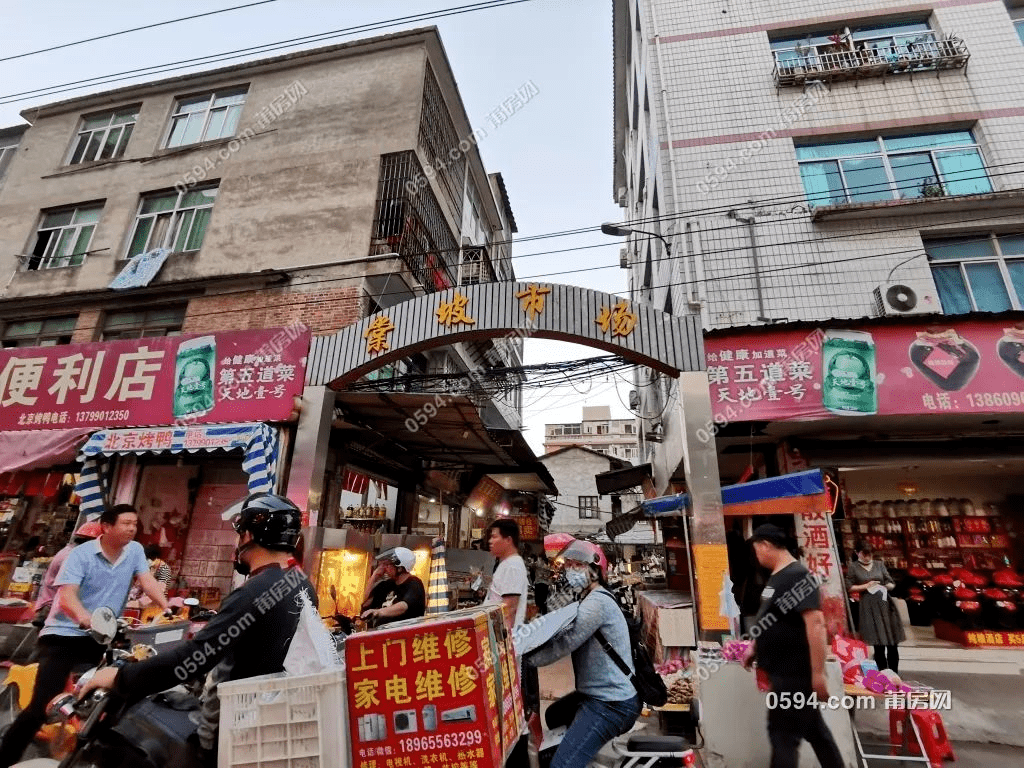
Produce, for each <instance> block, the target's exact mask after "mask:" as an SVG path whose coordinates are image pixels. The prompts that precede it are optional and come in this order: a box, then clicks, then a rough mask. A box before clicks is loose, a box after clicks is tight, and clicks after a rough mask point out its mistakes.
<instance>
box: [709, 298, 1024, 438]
mask: <svg viewBox="0 0 1024 768" xmlns="http://www.w3.org/2000/svg"><path fill="white" fill-rule="evenodd" d="M950 319H951V322H950V323H948V324H943V325H940V326H936V325H927V326H926V325H922V326H914V325H895V326H870V327H860V328H850V329H827V330H823V329H814V330H811V331H808V330H799V331H775V330H772V329H767V328H766V329H765V330H763V331H760V332H758V333H756V334H754V333H746V334H742V335H740V334H737V335H729V336H714V337H712V338H708V339H706V340H705V343H704V346H705V351H706V358H707V364H708V382H709V386H710V388H711V402H712V404H713V406H714V412H715V421H716V423H727V422H732V421H752V420H769V421H784V420H787V419H794V420H799V419H822V418H832V417H835V416H865V415H872V414H881V415H912V414H923V413H1016V412H1019V411H1020V410H1021V409H1022V406H1024V330H1022V328H1020V327H1006V326H1008V325H1012V324H1011V323H1008V322H1007V321H1005V320H1003V321H994V322H985V321H979V320H969V321H965V322H956V320H955V318H950Z"/></svg>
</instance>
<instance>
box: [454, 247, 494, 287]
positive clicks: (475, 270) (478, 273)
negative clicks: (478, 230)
mask: <svg viewBox="0 0 1024 768" xmlns="http://www.w3.org/2000/svg"><path fill="white" fill-rule="evenodd" d="M484 261H485V257H484V249H483V248H463V249H462V263H461V264H460V265H459V285H476V284H477V283H482V282H484V280H486V279H487V278H486V277H485V273H484Z"/></svg>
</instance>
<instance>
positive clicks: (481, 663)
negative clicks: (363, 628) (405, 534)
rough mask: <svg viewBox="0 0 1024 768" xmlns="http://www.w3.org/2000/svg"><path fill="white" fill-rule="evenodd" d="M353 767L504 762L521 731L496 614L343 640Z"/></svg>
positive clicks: (517, 695)
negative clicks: (354, 765) (372, 764)
mask: <svg viewBox="0 0 1024 768" xmlns="http://www.w3.org/2000/svg"><path fill="white" fill-rule="evenodd" d="M345 661H346V668H347V673H348V697H349V699H348V703H349V713H350V717H349V729H350V734H351V744H352V762H353V763H354V764H357V765H364V766H369V765H370V764H371V762H373V763H375V765H376V766H377V768H383V766H386V765H388V764H391V765H394V766H399V765H401V766H409V768H418V767H419V766H425V765H436V764H441V765H456V764H458V765H465V766H466V768H491V766H494V767H497V766H501V765H503V764H504V761H505V758H506V757H507V756H508V753H509V752H510V751H511V749H512V747H513V746H514V745H515V742H516V741H517V740H518V738H519V734H520V733H521V728H522V723H523V703H522V694H521V691H520V688H519V677H518V664H517V662H516V659H515V656H514V653H513V652H512V650H511V641H510V640H509V639H508V638H507V632H506V630H505V622H504V618H503V615H502V611H501V607H500V606H482V607H479V608H468V609H466V610H462V611H453V612H451V613H448V614H441V615H439V616H434V617H424V618H422V619H414V620H410V621H403V622H396V623H395V624H393V625H389V626H386V627H384V628H382V629H378V630H376V631H373V632H358V633H356V634H353V635H351V636H349V638H348V639H347V640H346V642H345Z"/></svg>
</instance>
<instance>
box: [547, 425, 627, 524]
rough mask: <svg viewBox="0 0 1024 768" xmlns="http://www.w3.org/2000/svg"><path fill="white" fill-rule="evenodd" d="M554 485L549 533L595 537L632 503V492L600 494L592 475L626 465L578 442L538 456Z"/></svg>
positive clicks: (609, 455) (607, 454)
mask: <svg viewBox="0 0 1024 768" xmlns="http://www.w3.org/2000/svg"><path fill="white" fill-rule="evenodd" d="M540 461H541V462H542V463H543V464H544V466H545V467H547V469H548V471H549V472H550V473H551V477H552V478H553V479H554V482H555V485H556V486H557V487H558V495H557V496H554V497H552V498H551V501H552V502H553V503H554V505H555V510H554V513H553V515H552V517H551V522H550V523H549V524H548V530H549V531H550V532H551V533H571V534H574V535H580V536H595V535H597V534H600V533H601V532H602V531H603V530H604V526H605V523H607V522H608V521H609V520H611V518H612V515H613V514H619V513H620V512H623V511H629V510H630V509H632V507H633V506H634V505H635V503H636V499H637V498H638V497H637V495H636V494H626V497H627V498H626V500H625V501H623V499H622V498H620V497H619V495H616V496H611V495H601V494H600V493H599V492H598V489H597V481H596V480H595V479H594V476H595V475H598V474H601V473H602V472H609V471H611V470H615V469H623V468H624V467H627V466H629V463H628V462H625V461H623V460H621V459H616V458H615V457H613V456H612V455H611V454H610V453H604V452H602V451H597V450H594V449H593V448H588V447H586V446H582V445H567V446H565V447H562V448H556V449H554V450H552V451H549V452H547V453H545V454H544V455H543V456H541V457H540Z"/></svg>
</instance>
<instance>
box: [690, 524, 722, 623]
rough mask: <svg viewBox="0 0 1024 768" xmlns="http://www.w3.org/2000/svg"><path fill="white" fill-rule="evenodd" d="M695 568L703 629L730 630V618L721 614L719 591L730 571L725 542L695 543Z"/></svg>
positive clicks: (699, 615) (698, 605)
mask: <svg viewBox="0 0 1024 768" xmlns="http://www.w3.org/2000/svg"><path fill="white" fill-rule="evenodd" d="M693 569H694V571H695V574H694V575H695V576H696V579H697V611H698V624H699V626H700V629H701V631H707V630H724V631H728V630H729V620H728V619H727V618H726V617H725V616H722V615H720V614H719V601H720V597H719V593H720V592H721V591H722V581H723V578H724V576H725V574H726V573H728V572H729V552H728V550H727V549H726V546H725V544H694V545H693Z"/></svg>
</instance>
